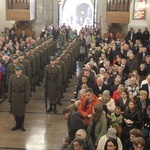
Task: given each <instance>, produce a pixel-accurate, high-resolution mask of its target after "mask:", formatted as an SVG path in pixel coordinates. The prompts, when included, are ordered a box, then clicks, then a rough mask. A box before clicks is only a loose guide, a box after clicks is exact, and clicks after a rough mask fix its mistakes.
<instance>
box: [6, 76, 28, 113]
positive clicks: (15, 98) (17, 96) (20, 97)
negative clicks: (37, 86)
mask: <svg viewBox="0 0 150 150" xmlns="http://www.w3.org/2000/svg"><path fill="white" fill-rule="evenodd" d="M29 96H30V83H29V79H28V77H27V76H25V75H21V76H20V77H17V76H16V75H12V76H10V79H9V84H8V100H9V102H10V112H11V113H12V114H13V115H14V116H24V115H25V104H26V103H28V102H29Z"/></svg>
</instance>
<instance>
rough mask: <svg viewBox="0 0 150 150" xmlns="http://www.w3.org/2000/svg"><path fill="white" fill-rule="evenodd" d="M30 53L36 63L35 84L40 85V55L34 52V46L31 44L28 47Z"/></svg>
mask: <svg viewBox="0 0 150 150" xmlns="http://www.w3.org/2000/svg"><path fill="white" fill-rule="evenodd" d="M30 52H31V55H32V56H33V57H34V58H35V63H36V65H35V66H36V74H35V82H36V83H35V84H36V85H38V86H40V56H39V54H37V53H36V52H35V46H34V45H32V46H31V49H30Z"/></svg>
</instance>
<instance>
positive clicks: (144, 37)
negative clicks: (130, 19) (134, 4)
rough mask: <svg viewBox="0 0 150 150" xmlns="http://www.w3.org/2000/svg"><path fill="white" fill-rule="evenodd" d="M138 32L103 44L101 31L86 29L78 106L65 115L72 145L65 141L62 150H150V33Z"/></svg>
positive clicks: (82, 36) (81, 35)
mask: <svg viewBox="0 0 150 150" xmlns="http://www.w3.org/2000/svg"><path fill="white" fill-rule="evenodd" d="M134 32H135V31H134V29H133V28H131V29H130V31H129V32H128V33H127V36H126V37H125V39H119V38H117V37H115V36H114V35H113V33H110V35H109V37H108V38H107V39H103V38H101V36H100V30H99V28H98V27H97V28H94V29H93V28H89V27H86V26H85V27H83V28H82V29H81V31H80V33H79V35H78V42H79V45H80V49H79V50H80V54H79V57H78V61H79V62H82V63H83V64H84V67H83V70H82V71H81V72H80V74H79V76H78V84H77V86H76V92H75V93H76V94H75V102H74V103H73V104H71V105H69V106H68V107H67V108H64V110H63V115H64V116H65V119H66V120H67V127H68V137H66V138H67V139H69V141H68V142H65V138H64V139H63V145H62V149H61V150H63V149H65V150H83V149H85V150H94V149H97V150H138V149H140V150H142V149H144V150H148V149H149V144H150V143H149V141H150V139H149V138H150V137H149V133H150V47H149V42H150V41H149V36H150V34H149V31H148V28H145V31H144V32H143V33H142V32H141V29H139V30H138V32H137V33H134ZM81 139H82V140H81ZM77 145H78V146H77Z"/></svg>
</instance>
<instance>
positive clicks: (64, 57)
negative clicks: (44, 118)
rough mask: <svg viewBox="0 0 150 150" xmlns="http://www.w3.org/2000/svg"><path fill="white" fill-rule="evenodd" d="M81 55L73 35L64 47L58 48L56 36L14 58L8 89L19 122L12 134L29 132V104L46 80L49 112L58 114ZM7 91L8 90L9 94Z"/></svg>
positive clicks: (26, 48) (36, 44)
mask: <svg viewBox="0 0 150 150" xmlns="http://www.w3.org/2000/svg"><path fill="white" fill-rule="evenodd" d="M78 56H79V44H78V39H77V38H76V36H72V37H71V38H69V40H68V41H67V42H64V43H63V46H61V47H59V48H57V45H56V41H55V40H54V39H53V35H49V36H46V37H44V38H42V39H40V38H39V39H38V38H37V40H34V41H31V44H30V45H29V46H25V47H24V48H23V50H21V51H16V53H14V54H12V55H11V56H10V58H11V63H9V64H8V66H7V69H6V71H7V73H6V88H7V89H8V100H9V103H10V110H11V113H12V114H13V116H14V118H15V121H16V125H15V126H14V127H13V128H12V129H11V130H12V131H14V130H17V129H21V130H22V131H25V128H24V125H23V122H24V118H25V107H26V104H27V103H28V102H29V97H32V92H36V87H37V86H40V85H41V83H42V82H43V79H44V88H45V89H44V90H45V94H44V93H43V96H45V107H46V112H47V113H49V112H53V113H57V108H56V106H57V104H59V105H62V101H61V98H63V93H64V92H66V87H67V86H68V83H69V82H70V81H69V79H70V78H72V74H73V73H74V71H75V70H76V59H77V58H78ZM18 72H21V73H20V74H18ZM6 88H5V89H4V90H5V92H6V93H7V90H6ZM20 98H21V101H20V102H19V103H18V101H19V100H20ZM20 103H21V104H20ZM18 104H19V105H18ZM20 106H21V107H20ZM20 108H21V109H20ZM20 110H22V111H20Z"/></svg>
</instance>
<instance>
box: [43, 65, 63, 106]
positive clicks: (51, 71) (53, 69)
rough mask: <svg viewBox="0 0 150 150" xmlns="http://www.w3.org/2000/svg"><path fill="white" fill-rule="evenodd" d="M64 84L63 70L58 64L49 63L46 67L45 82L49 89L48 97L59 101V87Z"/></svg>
mask: <svg viewBox="0 0 150 150" xmlns="http://www.w3.org/2000/svg"><path fill="white" fill-rule="evenodd" d="M61 85H62V71H61V68H60V66H58V65H56V64H55V65H54V66H52V65H47V66H46V67H45V83H44V86H45V88H46V90H47V97H48V98H49V99H50V100H53V102H54V103H56V102H57V98H58V88H60V86H61Z"/></svg>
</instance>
